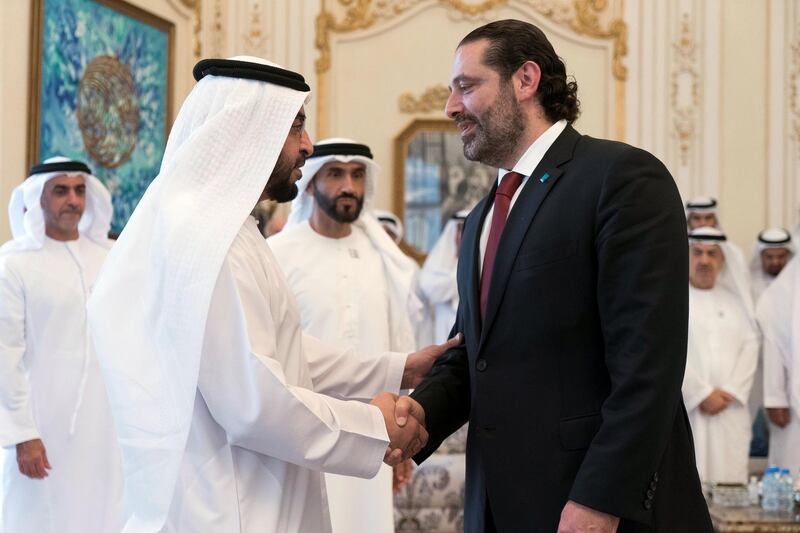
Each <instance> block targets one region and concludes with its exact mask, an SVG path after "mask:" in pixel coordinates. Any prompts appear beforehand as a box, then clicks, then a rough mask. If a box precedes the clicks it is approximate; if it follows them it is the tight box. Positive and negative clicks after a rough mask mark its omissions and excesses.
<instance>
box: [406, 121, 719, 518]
mask: <svg viewBox="0 0 800 533" xmlns="http://www.w3.org/2000/svg"><path fill="white" fill-rule="evenodd" d="M545 175H548V176H549V177H546V176H545ZM543 178H544V179H543ZM495 187H496V185H495ZM493 197H494V189H493V190H492V191H491V192H490V193H489V195H488V196H487V197H486V198H485V199H483V200H482V201H481V202H480V203H479V204H478V205H477V206H476V207H475V209H473V211H472V213H471V214H470V215H469V217H468V218H467V220H466V222H465V224H464V233H463V237H462V248H461V252H460V256H459V263H458V289H459V295H460V298H461V303H460V305H459V308H458V313H457V319H456V324H455V326H454V328H453V332H454V333H455V332H458V331H461V332H463V333H464V343H463V344H462V345H461V346H458V347H457V348H455V349H452V350H450V351H449V352H447V353H446V354H445V355H444V356H443V357H442V358H440V360H439V361H438V362H437V363H436V364H435V365H434V367H433V368H432V370H431V372H430V374H429V375H428V377H427V378H426V379H425V380H424V381H423V383H422V384H421V385H420V386H419V387H418V388H417V389H416V391H415V392H414V393H413V395H412V396H413V397H414V398H415V399H416V400H417V401H419V402H420V403H421V404H422V406H423V407H424V409H425V413H426V420H427V427H428V431H429V433H430V440H429V443H428V445H427V447H426V448H425V449H424V450H422V451H421V452H420V453H419V454H418V455H417V456H416V457H415V460H416V461H417V462H421V461H423V460H425V458H426V457H428V455H430V454H431V453H432V452H433V451H434V450H435V449H436V448H437V447H438V446H439V444H440V443H441V442H442V440H444V439H445V438H446V437H447V436H448V435H450V434H451V433H452V432H453V431H455V430H456V429H457V428H458V427H460V426H461V425H462V424H464V423H465V422H466V421H467V420H469V422H470V427H469V433H468V437H467V480H466V494H465V500H466V501H465V523H466V530H467V531H468V532H471V533H482V532H483V527H484V525H483V524H484V513H485V504H486V501H487V498H488V501H489V502H490V505H491V509H492V514H493V516H494V521H495V524H496V527H497V530H498V531H499V532H501V533H505V532H520V531H526V532H554V531H556V528H557V525H558V522H559V517H560V513H561V510H562V509H563V507H564V505H565V504H566V502H567V500H568V499H570V500H574V501H576V502H578V503H581V504H584V505H586V506H589V507H591V508H594V509H597V510H600V511H603V512H606V513H610V514H612V515H616V516H619V517H621V518H622V520H621V525H620V529H619V531H620V532H622V533H624V532H626V531H628V532H630V531H637V532H638V531H658V532H665V533H667V532H668V533H702V532H711V531H712V527H711V522H710V519H709V516H708V510H707V507H706V504H705V501H704V499H703V496H702V494H701V489H700V482H699V479H698V475H697V469H696V467H695V460H694V449H693V444H692V437H691V431H690V428H689V422H688V419H687V416H686V409H685V407H684V405H683V401H682V399H681V383H682V380H683V372H684V366H685V363H686V338H687V321H688V291H687V287H688V279H687V278H688V245H687V238H686V219H685V218H684V212H683V207H682V205H681V200H680V197H679V195H678V191H677V188H676V186H675V183H674V181H673V179H672V177H671V176H670V174H669V172H668V171H667V169H666V168H665V167H664V165H662V164H661V163H660V162H659V161H658V160H657V159H656V158H655V157H653V156H652V155H651V154H649V153H647V152H645V151H643V150H639V149H636V148H633V147H631V146H628V145H626V144H622V143H618V142H613V141H606V140H599V139H593V138H591V137H588V136H582V135H580V134H579V133H578V132H576V131H575V130H574V129H573V128H572V127H571V126H568V127H567V128H566V129H565V130H564V131H563V133H562V134H561V135H560V136H559V137H558V139H557V140H556V141H555V143H554V144H553V145H552V146H551V147H550V149H549V150H548V151H547V153H546V154H545V156H544V158H543V159H542V161H541V163H540V164H539V165H538V167H537V168H536V170H535V171H534V173H533V174H532V175H531V177H530V179H529V180H528V182H527V183H526V184H525V186H524V188H523V190H522V192H521V193H520V196H519V198H518V199H517V201H516V203H515V204H514V207H513V208H512V210H511V213H510V214H509V217H508V220H507V223H506V226H505V230H504V232H503V235H502V238H501V241H500V244H499V248H498V252H497V257H496V260H495V265H494V271H493V274H492V281H491V283H492V284H491V290H490V293H489V298H488V303H487V309H486V317H485V321H484V322H483V323H482V322H481V319H480V309H479V305H480V304H479V302H480V298H479V292H478V277H479V272H480V270H479V265H478V261H479V244H478V243H479V238H480V232H481V227H482V225H483V222H484V219H485V217H486V213H487V211H488V210H489V208H490V206H491V202H492V198H493Z"/></svg>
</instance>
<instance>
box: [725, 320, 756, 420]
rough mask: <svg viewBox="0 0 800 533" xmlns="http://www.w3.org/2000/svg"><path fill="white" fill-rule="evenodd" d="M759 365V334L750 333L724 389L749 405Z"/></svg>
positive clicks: (742, 402)
mask: <svg viewBox="0 0 800 533" xmlns="http://www.w3.org/2000/svg"><path fill="white" fill-rule="evenodd" d="M757 367H758V336H757V335H756V334H753V333H751V334H750V335H748V336H747V337H746V338H745V340H744V342H743V343H742V347H741V348H740V349H739V353H738V354H737V359H736V366H735V367H734V369H733V372H732V373H731V379H730V381H729V382H728V383H726V384H725V387H723V388H724V390H725V391H726V392H729V393H730V394H732V395H733V396H734V397H735V398H736V399H737V400H738V401H739V403H741V404H742V405H747V403H748V401H749V400H750V390H751V389H752V388H753V379H754V378H755V375H756V368H757Z"/></svg>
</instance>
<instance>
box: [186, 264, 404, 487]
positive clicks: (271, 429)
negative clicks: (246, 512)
mask: <svg viewBox="0 0 800 533" xmlns="http://www.w3.org/2000/svg"><path fill="white" fill-rule="evenodd" d="M240 274H241V273H240V272H238V271H237V272H236V274H234V272H233V271H232V268H231V266H230V265H229V263H228V261H227V260H226V262H225V264H224V265H223V267H222V269H221V272H220V275H219V278H218V279H217V284H216V286H215V289H214V293H213V296H212V302H211V307H210V310H209V315H208V322H207V326H206V334H205V339H204V343H203V356H202V360H201V366H200V376H199V382H198V388H199V390H200V393H201V394H202V396H203V399H204V400H205V402H206V405H207V406H208V409H209V411H210V412H211V415H212V416H213V417H214V419H215V420H216V421H217V423H218V424H220V425H221V426H222V427H223V428H224V429H225V431H226V432H227V434H228V439H229V441H230V443H231V444H234V445H236V446H240V447H242V448H247V449H249V450H252V451H255V452H258V453H261V454H264V455H268V456H270V457H275V458H277V459H280V460H282V461H286V462H289V463H293V464H296V465H299V466H303V467H306V468H310V469H313V470H319V471H325V472H332V473H336V474H345V475H351V476H357V477H365V478H369V477H373V476H374V475H375V474H376V473H377V472H378V469H379V468H380V465H381V463H382V460H383V456H384V452H385V451H386V447H387V445H388V443H389V439H388V436H387V433H386V428H385V425H384V421H383V416H382V414H381V412H380V410H379V409H378V408H376V407H374V406H371V405H367V404H364V403H360V402H346V401H342V400H338V399H334V398H330V397H328V396H324V395H322V394H318V393H316V392H313V391H311V390H308V389H305V388H302V387H298V386H294V385H291V384H289V383H287V380H286V377H285V374H284V369H283V368H282V366H281V364H280V362H279V361H278V359H277V358H276V350H277V343H276V342H274V339H276V338H277V336H278V335H280V334H282V333H286V332H281V331H278V329H277V327H276V322H275V319H274V317H273V316H271V314H270V313H269V306H268V305H264V304H263V298H262V302H261V305H260V306H259V302H258V300H259V298H258V296H259V295H260V293H259V292H258V288H257V287H256V286H255V285H253V284H251V281H252V280H248V279H247V273H244V274H243V275H242V276H240ZM262 296H263V295H262ZM252 313H256V314H252ZM298 327H299V325H298ZM249 328H260V329H261V331H260V335H261V338H263V336H264V335H267V336H269V337H271V338H272V339H273V342H272V343H271V347H270V348H269V349H268V350H265V348H264V346H260V349H261V353H255V352H254V351H253V350H252V348H251V343H250V336H249V333H248V329H249ZM269 350H271V351H269Z"/></svg>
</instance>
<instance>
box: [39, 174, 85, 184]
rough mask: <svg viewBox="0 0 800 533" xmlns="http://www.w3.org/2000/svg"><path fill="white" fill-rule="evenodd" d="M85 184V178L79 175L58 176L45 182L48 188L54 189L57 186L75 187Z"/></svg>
mask: <svg viewBox="0 0 800 533" xmlns="http://www.w3.org/2000/svg"><path fill="white" fill-rule="evenodd" d="M85 184H86V177H84V176H83V175H81V174H77V175H72V176H70V175H67V174H61V175H60V176H55V177H53V178H50V179H49V180H47V186H48V187H55V186H57V185H65V186H68V187H76V186H78V185H85Z"/></svg>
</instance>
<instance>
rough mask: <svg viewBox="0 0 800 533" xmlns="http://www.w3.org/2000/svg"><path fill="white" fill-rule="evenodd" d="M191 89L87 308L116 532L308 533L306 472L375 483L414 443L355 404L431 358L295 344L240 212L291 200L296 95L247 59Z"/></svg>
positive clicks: (303, 147) (299, 144)
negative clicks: (110, 421) (118, 485)
mask: <svg viewBox="0 0 800 533" xmlns="http://www.w3.org/2000/svg"><path fill="white" fill-rule="evenodd" d="M194 76H195V78H196V79H197V80H198V83H197V85H196V86H195V87H194V89H193V90H192V92H191V93H190V94H189V96H188V97H187V99H186V101H185V102H184V105H183V106H182V108H181V110H180V112H179V113H178V117H177V119H176V121H175V124H174V126H173V129H172V132H171V133H170V136H169V139H168V142H167V147H166V151H165V153H164V160H163V162H162V166H161V173H160V174H159V175H158V176H157V177H156V178H155V180H154V181H153V182H152V183H151V185H150V186H149V187H148V190H147V192H146V193H145V195H144V197H143V198H142V201H141V202H140V203H139V205H138V206H137V208H136V210H135V211H134V213H133V215H132V217H131V219H130V221H129V222H128V225H127V226H126V228H125V230H124V231H123V232H122V235H121V236H120V239H119V241H118V243H117V245H116V246H115V248H114V250H113V251H112V253H111V254H110V255H109V259H108V262H107V263H106V265H105V267H104V269H103V272H102V274H101V276H100V279H99V280H98V283H97V286H96V289H95V293H94V295H93V297H92V300H91V301H90V306H89V315H90V322H91V324H92V334H93V338H94V340H95V343H96V346H97V351H98V354H99V356H100V360H101V364H102V366H103V370H104V374H105V377H106V381H107V383H108V388H109V391H110V399H111V407H112V411H113V414H114V417H115V420H116V424H117V428H118V432H119V439H120V444H121V446H122V453H123V460H124V466H125V504H126V511H127V513H128V519H127V524H126V526H125V530H124V531H125V532H126V533H128V532H137V533H138V532H155V531H168V532H187V533H188V532H191V533H195V532H203V533H230V532H232V531H237V532H244V533H251V532H253V533H254V532H258V533H278V532H281V533H283V532H286V533H289V532H315V533H316V532H321V533H324V532H327V531H330V520H329V518H328V511H327V505H326V497H325V489H324V484H323V478H322V475H321V473H320V472H322V471H326V472H335V473H339V474H347V475H354V476H360V477H373V476H374V475H375V474H376V473H377V471H378V468H379V467H380V465H381V461H382V460H384V459H385V460H387V462H389V463H391V464H395V463H397V462H399V461H400V460H402V459H404V458H407V457H408V456H409V454H410V453H413V451H414V450H416V449H419V447H420V446H421V445H422V443H424V442H425V441H426V440H427V434H426V433H425V430H424V428H423V427H422V425H421V423H420V422H419V421H417V420H416V419H415V418H414V416H409V415H408V413H409V412H410V413H411V414H412V415H415V414H416V409H418V405H416V404H415V402H413V401H412V400H410V399H408V398H404V399H401V400H399V401H397V397H396V395H393V394H390V393H383V394H379V395H378V396H376V397H375V398H374V399H373V400H372V402H371V403H372V405H369V404H368V403H366V402H367V401H369V399H370V398H372V397H373V396H374V395H375V394H376V393H377V392H378V391H380V390H389V391H393V392H397V391H398V389H399V388H400V387H401V386H402V387H411V386H414V385H415V384H416V383H417V382H418V381H419V380H420V379H421V377H422V375H423V374H424V373H425V372H427V370H428V368H429V367H430V365H431V363H432V361H433V359H435V358H436V357H437V356H438V355H439V354H440V353H441V352H442V351H443V350H444V349H446V348H447V346H442V347H432V348H429V349H427V350H425V351H422V352H417V353H415V354H412V355H410V356H406V354H397V353H386V354H384V355H383V356H382V357H359V356H356V355H354V354H352V353H349V352H346V351H343V350H340V349H333V348H329V347H326V346H324V345H323V344H322V343H320V342H319V341H318V340H316V339H314V338H312V337H308V336H304V335H303V334H302V331H301V329H300V322H299V319H300V315H299V310H298V308H297V304H296V302H295V299H294V297H293V296H292V294H291V291H290V290H289V288H288V286H287V285H286V282H285V279H284V277H283V274H282V272H281V270H280V268H279V267H278V264H277V263H276V261H275V259H274V256H273V255H272V252H271V251H270V249H269V247H268V245H267V244H266V242H265V241H264V238H263V236H262V235H261V233H259V231H258V228H257V226H256V222H255V219H254V218H253V217H251V216H249V214H250V213H251V211H252V210H253V207H254V206H255V205H256V203H257V202H258V201H261V200H265V199H272V200H276V201H288V200H291V199H292V198H294V196H295V195H296V194H297V187H296V186H295V182H296V181H297V179H299V177H300V176H301V171H300V167H302V166H303V164H304V162H305V159H306V157H308V156H309V155H310V154H311V152H312V146H311V143H310V141H309V138H308V135H307V134H306V131H305V110H304V108H303V105H304V103H305V102H306V101H307V99H308V97H309V93H310V89H309V87H308V85H306V83H305V80H304V79H303V77H302V76H300V75H299V74H297V73H294V72H290V71H287V70H284V69H282V68H280V67H278V66H276V65H273V64H267V63H266V62H265V61H263V60H261V59H258V58H248V57H243V58H234V59H233V60H219V59H207V60H203V61H200V62H199V63H198V64H197V65H196V66H195V68H194ZM197 212H204V213H208V215H209V216H207V217H201V218H200V219H198V218H197V216H196V214H197ZM117 324H125V327H124V328H122V327H116V328H115V325H117ZM454 342H458V341H457V340H456V341H454ZM325 394H327V395H325ZM352 399H357V400H362V401H349V400H352ZM395 403H397V404H398V405H399V406H400V407H398V409H397V411H398V413H397V414H395ZM398 424H403V425H404V427H399V426H398ZM389 444H391V451H390V450H389V449H387V445H389Z"/></svg>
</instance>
